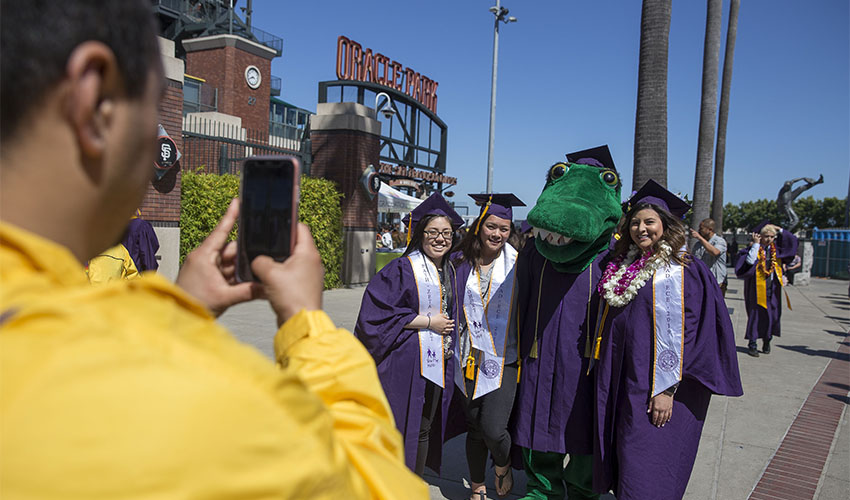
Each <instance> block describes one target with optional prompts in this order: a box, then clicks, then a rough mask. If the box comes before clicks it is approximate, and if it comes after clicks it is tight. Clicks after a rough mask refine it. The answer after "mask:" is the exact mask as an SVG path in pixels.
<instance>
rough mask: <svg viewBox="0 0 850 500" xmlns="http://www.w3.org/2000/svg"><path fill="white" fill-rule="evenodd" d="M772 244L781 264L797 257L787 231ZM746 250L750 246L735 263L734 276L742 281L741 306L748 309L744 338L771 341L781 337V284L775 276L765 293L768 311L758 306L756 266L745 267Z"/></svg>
mask: <svg viewBox="0 0 850 500" xmlns="http://www.w3.org/2000/svg"><path fill="white" fill-rule="evenodd" d="M774 244H775V245H776V258H777V259H779V261H780V262H782V263H790V262H791V260H793V259H794V256H795V255H797V245H798V241H797V237H796V236H794V235H793V234H791V233H790V232H788V231H782V232H780V233H779V234H778V235H777V237H776V241H775V242H774ZM749 251H750V247H747V248H743V249H741V250H740V251H739V252H738V256H737V259H736V260H735V275H736V276H738V277H739V278H742V279H743V280H744V307H746V309H747V333H746V339H747V340H749V341H751V342H755V341H756V340H758V339H760V338H761V339H765V340H767V341H770V339H771V338H773V337H779V336H780V335H781V334H782V331H781V328H780V323H779V322H780V319H781V318H782V285H781V284H780V283H779V280H778V279H776V275H775V274H774V275H773V279H772V280H771V284H770V287H769V289H768V290H767V293H768V297H767V309H765V308H763V307H761V306H759V305H758V299H757V298H756V264H752V265H750V264H747V253H748V252H749ZM757 262H758V261H756V263H757Z"/></svg>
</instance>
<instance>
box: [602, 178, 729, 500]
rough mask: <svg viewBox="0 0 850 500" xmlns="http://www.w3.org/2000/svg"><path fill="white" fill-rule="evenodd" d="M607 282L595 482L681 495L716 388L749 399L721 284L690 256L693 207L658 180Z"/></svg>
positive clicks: (634, 215)
mask: <svg viewBox="0 0 850 500" xmlns="http://www.w3.org/2000/svg"><path fill="white" fill-rule="evenodd" d="M629 205H630V207H629V209H628V212H627V214H626V220H625V224H624V226H623V229H624V234H623V235H622V237H621V238H620V240H619V241H618V242H617V243H616V244H615V246H614V249H613V250H612V252H611V253H610V254H609V257H610V260H609V262H608V264H607V265H606V269H605V273H604V274H603V277H602V279H601V280H600V283H599V285H598V290H599V292H600V294H601V295H602V298H603V300H604V301H605V302H604V304H603V307H602V311H601V313H600V318H601V319H600V320H599V325H598V326H599V329H598V334H599V335H600V337H599V340H600V353H599V361H598V363H597V365H596V368H595V370H596V400H597V405H596V432H595V434H594V470H593V474H594V488H595V489H596V490H597V491H599V492H606V491H608V490H609V489H613V490H614V493H615V495H616V496H617V499H618V500H638V499H640V500H644V499H649V498H651V499H653V500H672V499H681V498H682V496H683V495H684V493H685V488H686V487H687V485H688V480H689V479H690V475H691V470H692V469H693V465H694V461H695V459H696V454H697V448H698V446H699V440H700V435H701V433H702V427H703V423H704V421H705V416H706V412H707V411H708V403H709V399H710V398H711V395H712V394H719V395H726V396H740V395H741V394H743V390H742V389H741V380H740V374H739V373H738V361H737V357H736V351H735V339H734V333H733V331H732V323H731V320H730V318H729V312H728V310H727V309H726V304H725V302H724V301H723V295H722V293H721V291H720V287H719V286H718V284H717V280H716V279H715V278H714V277H713V276H712V274H711V273H710V271H709V269H708V267H707V266H706V265H705V264H704V263H703V262H702V261H700V260H698V259H696V260H695V259H693V258H692V257H691V256H690V255H688V254H687V253H685V251H684V245H685V241H686V238H685V234H686V233H685V231H686V228H685V226H684V225H683V224H682V222H681V221H680V217H681V216H682V215H683V214H684V213H685V212H686V211H687V210H688V208H689V207H688V205H687V204H686V203H685V202H683V201H682V200H680V199H679V198H678V197H676V196H675V195H673V194H672V193H670V192H669V191H667V190H665V189H664V188H663V187H661V186H659V185H658V184H656V183H655V182H654V181H651V180H650V181H648V182H647V184H645V185H644V186H643V187H642V188H641V189H640V190H639V191H638V192H637V193H636V194H635V195H634V196H633V197H632V199H631V200H630V202H629Z"/></svg>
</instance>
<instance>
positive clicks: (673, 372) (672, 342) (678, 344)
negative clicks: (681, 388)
mask: <svg viewBox="0 0 850 500" xmlns="http://www.w3.org/2000/svg"><path fill="white" fill-rule="evenodd" d="M684 282H685V269H684V268H683V267H682V265H681V264H679V263H678V262H676V261H674V260H672V259H671V260H670V262H668V263H667V265H665V266H663V267H661V268H659V269H657V270H656V271H655V274H654V275H653V277H652V305H653V311H652V319H653V324H654V330H655V331H654V337H655V342H654V343H653V345H654V351H653V363H652V365H653V366H652V394H651V396H652V397H655V396H656V395H658V394H659V393H661V392H663V391H664V390H666V389H668V388H669V387H671V386H673V385H674V384H676V383H678V382H679V381H680V380H682V354H683V352H684V348H685V295H684V293H685V286H684V284H685V283H684Z"/></svg>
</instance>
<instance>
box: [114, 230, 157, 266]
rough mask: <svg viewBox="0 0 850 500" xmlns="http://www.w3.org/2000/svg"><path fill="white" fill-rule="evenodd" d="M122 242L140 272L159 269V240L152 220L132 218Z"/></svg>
mask: <svg viewBox="0 0 850 500" xmlns="http://www.w3.org/2000/svg"><path fill="white" fill-rule="evenodd" d="M121 244H122V245H124V247H125V248H127V252H128V253H129V254H130V258H131V259H133V264H135V265H136V269H138V270H139V272H142V271H156V270H157V269H159V263H157V261H156V251H157V250H159V240H158V239H157V237H156V233H155V232H154V230H153V226H151V223H150V222H148V221H146V220H144V219H130V224H129V225H128V226H127V231H126V233H124V239H123V240H122V241H121Z"/></svg>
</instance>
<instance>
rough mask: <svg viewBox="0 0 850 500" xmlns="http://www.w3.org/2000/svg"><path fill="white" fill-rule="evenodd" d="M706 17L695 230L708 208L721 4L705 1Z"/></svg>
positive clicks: (709, 203) (693, 223) (695, 180)
mask: <svg viewBox="0 0 850 500" xmlns="http://www.w3.org/2000/svg"><path fill="white" fill-rule="evenodd" d="M706 4H707V8H706V15H705V44H704V46H703V55H702V102H701V104H700V109H699V136H698V139H697V167H696V173H695V174H694V204H693V210H694V214H693V217H691V227H693V228H694V229H696V228H697V226H699V223H700V222H701V221H702V220H703V219H705V218H707V217H708V214H709V208H710V205H711V160H712V158H711V156H712V149H713V146H714V124H715V123H716V119H717V76H718V75H717V74H718V72H719V66H720V31H721V21H722V19H723V2H722V1H721V0H708V1H707V2H706Z"/></svg>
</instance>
